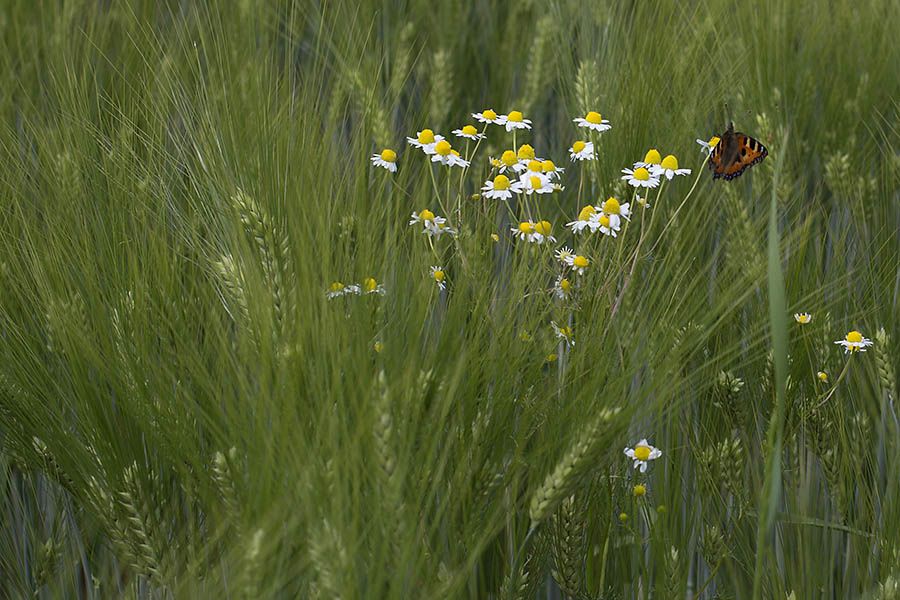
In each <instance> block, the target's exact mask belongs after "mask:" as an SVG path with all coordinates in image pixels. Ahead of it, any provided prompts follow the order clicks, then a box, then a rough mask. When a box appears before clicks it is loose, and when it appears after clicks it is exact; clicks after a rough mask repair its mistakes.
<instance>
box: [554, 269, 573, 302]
mask: <svg viewBox="0 0 900 600" xmlns="http://www.w3.org/2000/svg"><path fill="white" fill-rule="evenodd" d="M572 287H573V286H572V282H571V281H570V280H569V279H568V278H567V277H563V276H562V275H560V276H559V277H557V278H556V283H554V284H553V295H554V296H556V297H557V298H559V299H560V300H564V299H565V298H568V297H569V294H571V293H572Z"/></svg>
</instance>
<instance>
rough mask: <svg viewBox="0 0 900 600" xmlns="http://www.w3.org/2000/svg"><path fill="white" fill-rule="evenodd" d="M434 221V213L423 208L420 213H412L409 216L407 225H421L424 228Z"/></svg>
mask: <svg viewBox="0 0 900 600" xmlns="http://www.w3.org/2000/svg"><path fill="white" fill-rule="evenodd" d="M434 219H435V216H434V213H433V212H431V211H430V210H428V209H427V208H423V209H422V211H421V212H414V213H413V214H412V215H411V216H410V219H409V224H410V225H415V224H416V223H422V224H423V225H425V227H428V226H429V225H430V224H431V222H433V221H434Z"/></svg>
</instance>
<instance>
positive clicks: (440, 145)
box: [431, 140, 469, 167]
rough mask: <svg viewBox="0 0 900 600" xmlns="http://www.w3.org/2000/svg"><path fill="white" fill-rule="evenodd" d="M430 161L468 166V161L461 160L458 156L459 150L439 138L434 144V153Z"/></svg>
mask: <svg viewBox="0 0 900 600" xmlns="http://www.w3.org/2000/svg"><path fill="white" fill-rule="evenodd" d="M431 162H439V163H441V164H442V165H445V166H448V167H468V166H469V161H467V160H463V159H462V158H460V156H459V152H457V151H456V150H454V149H453V147H452V146H450V142H448V141H447V140H441V141H439V142H437V143H435V145H434V154H433V155H432V157H431Z"/></svg>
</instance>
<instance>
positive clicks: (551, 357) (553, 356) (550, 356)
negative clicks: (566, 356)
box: [545, 352, 558, 362]
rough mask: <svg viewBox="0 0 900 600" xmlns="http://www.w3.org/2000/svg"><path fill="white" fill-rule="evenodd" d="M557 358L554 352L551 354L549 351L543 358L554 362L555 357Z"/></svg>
mask: <svg viewBox="0 0 900 600" xmlns="http://www.w3.org/2000/svg"><path fill="white" fill-rule="evenodd" d="M557 358H558V357H557V356H556V354H553V353H552V352H551V353H550V354H548V355H547V358H546V359H545V360H546V361H547V362H556V359H557Z"/></svg>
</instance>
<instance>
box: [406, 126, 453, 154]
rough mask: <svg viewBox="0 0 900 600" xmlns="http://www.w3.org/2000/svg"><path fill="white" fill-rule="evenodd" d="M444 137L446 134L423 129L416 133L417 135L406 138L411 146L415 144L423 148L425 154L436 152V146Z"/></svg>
mask: <svg viewBox="0 0 900 600" xmlns="http://www.w3.org/2000/svg"><path fill="white" fill-rule="evenodd" d="M443 139H444V136H442V135H437V134H435V133H434V132H433V131H432V130H430V129H423V130H422V131H420V132H418V133H417V134H416V137H414V138H411V137H408V138H406V141H407V142H408V143H409V145H410V146H415V147H416V148H419V149H420V150H422V151H423V152H424V153H425V154H434V146H435V144H437V143H438V142H440V141H441V140H443Z"/></svg>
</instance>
